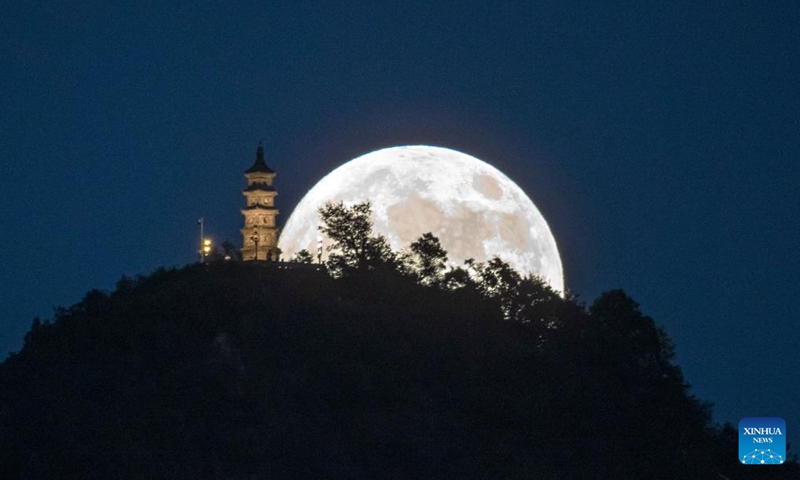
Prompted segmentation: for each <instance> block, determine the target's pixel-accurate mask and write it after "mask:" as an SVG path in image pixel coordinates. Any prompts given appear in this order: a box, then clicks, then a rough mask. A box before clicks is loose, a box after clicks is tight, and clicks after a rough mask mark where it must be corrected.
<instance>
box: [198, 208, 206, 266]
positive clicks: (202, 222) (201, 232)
mask: <svg viewBox="0 0 800 480" xmlns="http://www.w3.org/2000/svg"><path fill="white" fill-rule="evenodd" d="M197 224H198V225H200V249H199V250H197V253H198V254H199V255H200V263H203V237H204V236H205V232H203V227H204V226H205V219H204V218H203V217H200V219H199V220H197Z"/></svg>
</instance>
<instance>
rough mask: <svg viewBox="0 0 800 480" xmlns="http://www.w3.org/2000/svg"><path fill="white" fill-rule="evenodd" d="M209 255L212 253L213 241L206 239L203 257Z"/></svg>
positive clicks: (204, 240)
mask: <svg viewBox="0 0 800 480" xmlns="http://www.w3.org/2000/svg"><path fill="white" fill-rule="evenodd" d="M209 253H211V239H210V238H204V239H203V256H204V257H207V256H208V254H209Z"/></svg>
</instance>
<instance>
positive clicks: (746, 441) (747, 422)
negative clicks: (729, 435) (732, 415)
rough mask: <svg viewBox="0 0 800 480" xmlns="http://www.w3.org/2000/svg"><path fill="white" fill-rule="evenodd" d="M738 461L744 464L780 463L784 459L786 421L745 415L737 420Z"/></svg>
mask: <svg viewBox="0 0 800 480" xmlns="http://www.w3.org/2000/svg"><path fill="white" fill-rule="evenodd" d="M739 461H740V462H742V463H743V464H745V465H780V464H782V463H783V462H785V461H786V421H785V420H784V419H782V418H778V417H746V418H743V419H741V420H740V421H739Z"/></svg>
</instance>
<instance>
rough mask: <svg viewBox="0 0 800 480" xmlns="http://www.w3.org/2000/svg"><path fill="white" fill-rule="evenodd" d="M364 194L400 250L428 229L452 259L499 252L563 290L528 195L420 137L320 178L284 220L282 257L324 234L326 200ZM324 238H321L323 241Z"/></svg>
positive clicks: (310, 246)
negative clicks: (322, 210)
mask: <svg viewBox="0 0 800 480" xmlns="http://www.w3.org/2000/svg"><path fill="white" fill-rule="evenodd" d="M365 200H369V201H370V203H371V204H372V212H373V222H374V227H375V233H377V234H381V235H384V236H385V237H386V239H387V240H388V241H389V244H390V245H391V247H392V249H393V250H395V251H399V250H400V249H401V248H403V247H405V246H408V245H409V244H410V243H412V242H414V241H416V240H417V239H419V237H420V236H422V234H423V233H426V232H432V233H433V234H434V235H436V236H437V237H439V240H440V242H441V244H442V247H443V248H444V249H445V250H447V253H448V257H449V259H450V261H451V262H452V263H453V264H455V265H461V264H463V262H464V260H467V259H470V258H472V259H475V260H476V261H479V262H485V261H487V260H489V259H491V258H492V257H499V258H500V259H502V260H503V261H505V262H507V263H508V264H509V265H511V266H512V267H513V268H514V269H515V270H517V271H518V272H520V273H521V274H523V275H525V274H532V275H537V276H540V277H542V278H543V279H544V280H545V281H546V282H548V283H549V284H550V286H551V287H552V288H553V289H555V290H557V291H560V292H563V291H564V273H563V269H562V266H561V258H560V257H559V255H558V249H557V248H556V241H555V238H553V234H552V233H551V232H550V228H549V227H548V226H547V222H546V221H545V220H544V217H542V214H541V213H539V210H538V209H537V208H536V206H534V204H533V202H532V201H531V199H530V198H528V196H527V195H525V193H524V192H523V191H522V189H521V188H519V187H518V186H517V184H515V183H514V182H513V181H511V180H510V179H509V178H508V177H506V176H505V175H504V174H503V173H501V172H500V171H499V170H497V169H496V168H494V167H492V166H491V165H489V164H488V163H486V162H483V161H481V160H478V159H477V158H475V157H472V156H469V155H467V154H465V153H461V152H458V151H455V150H450V149H447V148H441V147H431V146H425V145H415V146H403V147H392V148H385V149H382V150H377V151H374V152H372V153H368V154H366V155H362V156H360V157H358V158H355V159H353V160H350V161H349V162H347V163H345V164H344V165H342V166H340V167H339V168H337V169H336V170H334V171H332V172H331V173H329V174H328V175H327V176H325V177H324V178H323V179H322V180H320V181H319V183H317V184H316V185H315V186H314V187H313V188H312V189H311V190H309V192H308V193H307V194H306V195H305V197H303V199H302V200H301V201H300V203H299V204H298V205H297V208H295V210H294V213H292V215H291V217H289V221H288V222H286V227H285V228H284V229H283V232H282V233H281V236H280V242H279V248H280V249H281V252H282V253H281V255H282V256H283V257H284V258H291V257H292V256H293V255H294V254H295V253H297V252H298V251H300V250H302V249H306V250H308V251H309V252H311V253H312V254H313V253H315V252H316V251H317V245H318V242H319V240H320V239H321V238H322V233H321V232H320V231H319V228H318V227H319V224H320V222H319V215H318V210H319V208H320V207H322V206H323V205H325V203H326V202H338V201H343V202H344V203H345V205H352V204H355V203H359V202H363V201H365ZM328 244H329V241H328V239H327V238H324V239H323V245H326V246H327V245H328Z"/></svg>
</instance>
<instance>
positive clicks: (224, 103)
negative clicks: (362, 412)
mask: <svg viewBox="0 0 800 480" xmlns="http://www.w3.org/2000/svg"><path fill="white" fill-rule="evenodd" d="M123 3H125V5H123ZM518 3H519V4H515V5H510V4H509V5H506V4H504V3H502V2H489V1H480V2H479V1H467V2H458V3H456V2H416V1H413V0H405V1H403V2H335V5H334V2H300V1H292V2H285V3H284V4H282V5H281V4H279V2H235V3H231V2H201V3H197V4H195V3H194V2H153V3H152V4H148V5H146V6H145V4H143V3H141V2H85V1H80V0H77V1H76V0H72V1H30V2H5V4H4V5H3V7H2V8H0V105H2V107H0V127H2V130H1V132H2V133H0V158H2V162H3V163H2V165H3V174H2V175H1V176H0V192H2V209H0V227H1V228H2V235H3V240H4V242H3V264H2V268H0V282H2V286H3V288H2V290H3V295H2V302H0V358H5V356H6V355H7V353H8V352H10V351H17V350H19V349H20V348H21V345H22V338H23V336H24V334H25V332H26V331H27V330H28V328H29V327H30V324H31V321H32V319H33V318H34V317H35V316H40V317H42V318H50V317H51V316H52V313H53V307H55V306H69V305H71V304H73V303H75V302H77V301H79V300H80V299H81V298H82V297H83V295H84V294H85V293H86V291H88V290H89V289H91V288H100V289H105V290H109V289H113V288H114V284H115V282H116V281H117V280H118V279H119V278H120V277H121V276H122V275H123V274H125V275H136V274H147V273H149V272H151V271H152V270H154V269H155V268H157V267H159V266H181V265H185V264H187V263H190V262H192V261H194V260H195V253H194V252H195V250H196V249H197V238H198V230H197V224H196V221H197V219H198V218H199V217H205V219H206V222H207V223H206V227H207V233H208V234H209V235H210V236H212V237H213V238H214V239H215V241H216V242H217V243H221V241H222V240H224V239H229V240H230V241H232V242H233V243H234V244H236V245H237V246H241V237H240V234H239V232H238V229H239V228H240V227H241V224H242V216H241V214H240V212H239V209H240V208H241V207H242V206H243V205H244V198H243V197H242V195H241V190H242V188H243V187H244V185H245V182H244V177H243V176H242V174H243V171H244V170H245V169H247V168H248V167H250V166H251V165H252V163H253V161H254V159H255V149H256V147H257V146H258V143H259V141H260V140H263V142H264V147H265V152H266V157H267V163H268V164H269V165H270V167H271V168H273V169H274V170H276V171H277V172H278V176H277V179H276V186H277V188H278V192H279V196H278V198H277V204H278V208H280V209H281V211H282V214H281V217H279V218H280V219H281V220H282V222H285V221H286V220H287V219H288V216H289V214H290V213H291V211H292V209H293V207H294V206H295V205H296V203H297V202H298V201H299V200H300V198H301V197H302V196H303V195H304V193H305V192H306V191H307V190H308V189H309V188H311V187H312V186H313V185H314V184H315V183H316V182H317V181H318V180H319V179H321V178H322V177H323V176H324V175H325V174H326V173H328V172H329V171H331V170H332V169H334V168H335V167H337V166H338V165H340V164H342V163H344V162H345V161H347V160H349V159H351V158H353V157H356V156H358V155H361V154H364V153H367V152H369V151H372V150H375V149H378V148H382V147H388V146H394V145H402V144H418V143H423V144H432V145H439V146H444V147H448V148H453V149H456V150H461V151H463V152H465V153H468V154H471V155H473V156H476V157H478V158H480V159H482V160H484V161H487V162H489V163H491V164H493V165H494V166H496V167H497V168H499V169H500V170H501V171H503V172H504V173H505V174H506V175H508V176H509V177H510V178H511V179H512V180H514V181H515V182H516V183H517V184H519V185H520V187H522V189H523V190H524V191H525V192H526V193H528V195H529V196H530V197H531V199H532V200H533V201H534V203H535V204H536V205H537V207H538V208H539V210H540V211H541V212H542V214H543V215H544V216H545V218H546V219H547V221H548V223H549V224H550V227H551V229H552V231H553V233H554V235H555V237H556V241H557V242H558V246H559V249H560V251H561V255H562V260H563V262H564V268H565V277H566V284H567V286H568V288H569V289H570V290H571V291H572V292H573V293H575V294H578V295H579V299H581V300H582V301H584V302H587V303H591V301H592V300H593V299H594V298H596V297H597V295H598V294H599V293H601V292H603V291H606V290H610V289H613V288H623V289H624V290H625V291H627V292H628V293H629V294H630V295H631V296H632V297H633V298H634V299H635V300H636V301H638V302H639V303H640V305H641V307H642V310H643V311H644V313H645V314H648V315H650V316H652V317H653V318H654V319H655V321H656V322H657V323H658V324H660V325H663V326H664V327H665V328H666V330H667V332H668V333H669V335H670V336H671V337H672V338H673V339H674V340H675V342H676V344H677V352H678V362H679V364H680V365H681V367H682V368H683V370H684V373H685V374H686V377H687V381H688V382H689V383H691V384H692V385H693V392H694V393H695V394H696V395H698V396H699V397H700V398H702V399H704V400H709V401H713V402H714V403H715V404H716V406H715V418H716V419H717V420H720V421H732V422H734V423H736V422H738V420H739V419H740V418H741V417H745V416H781V417H784V418H786V420H787V428H788V431H789V439H790V441H791V440H794V441H795V443H797V442H798V441H800V436H798V434H797V433H798V431H800V409H798V408H797V401H798V399H800V382H799V381H798V378H800V377H798V372H799V371H800V353H798V347H799V346H800V328H798V323H799V322H798V321H799V320H800V307H798V292H800V219H799V218H800V135H798V132H800V88H798V83H797V82H798V78H800V49H799V48H798V45H800V2H797V1H794V0H792V1H785V2H780V1H775V2H662V1H658V2H656V1H639V2H624V3H629V5H627V6H624V7H622V6H615V5H612V4H610V3H611V2H609V4H603V2H596V1H594V2H564V1H561V0H559V1H552V2H524V3H526V4H527V5H524V6H523V5H522V3H523V2H518ZM614 3H616V2H614ZM621 3H622V2H621ZM531 4H535V6H533V5H531ZM420 233H423V232H420ZM795 451H796V450H795Z"/></svg>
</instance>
